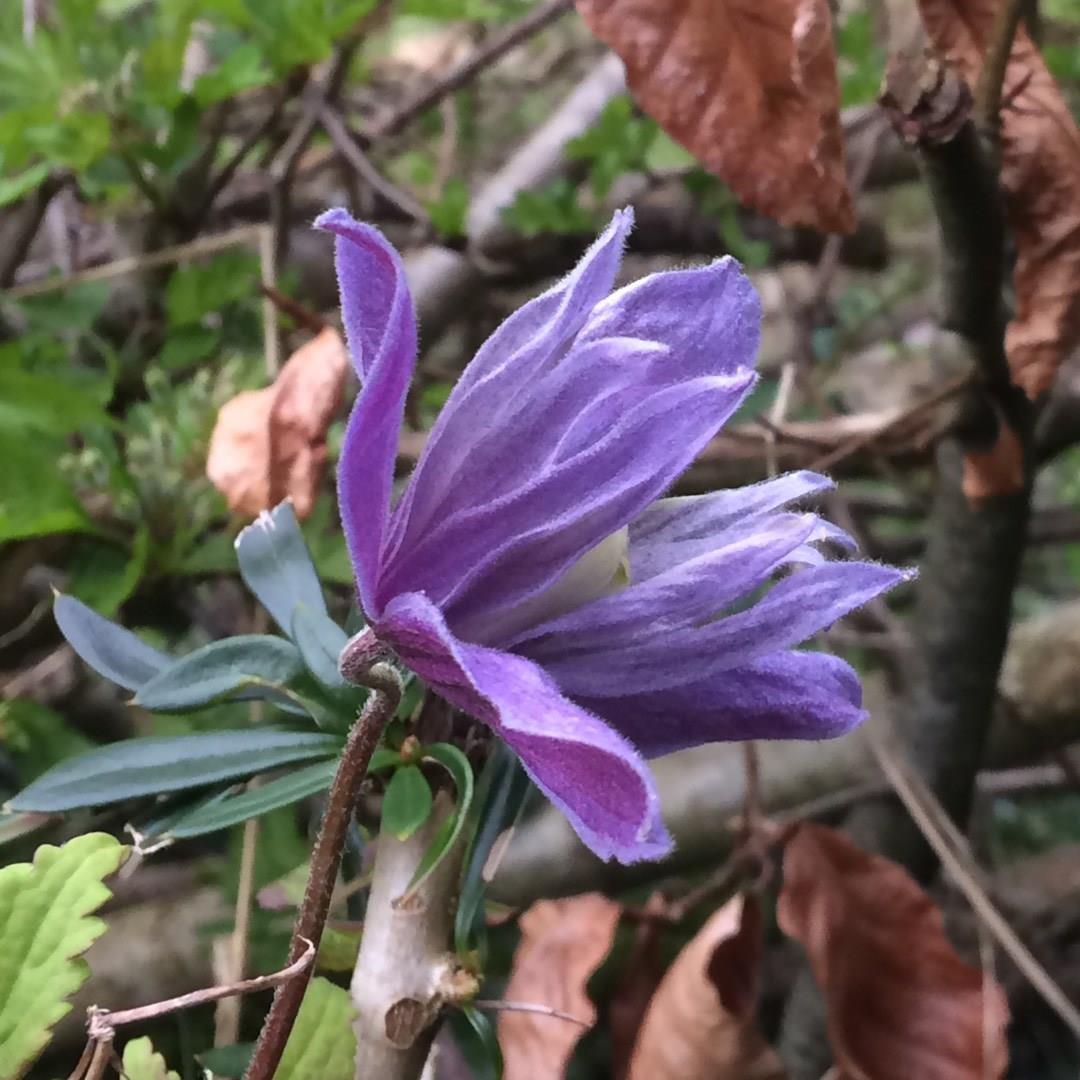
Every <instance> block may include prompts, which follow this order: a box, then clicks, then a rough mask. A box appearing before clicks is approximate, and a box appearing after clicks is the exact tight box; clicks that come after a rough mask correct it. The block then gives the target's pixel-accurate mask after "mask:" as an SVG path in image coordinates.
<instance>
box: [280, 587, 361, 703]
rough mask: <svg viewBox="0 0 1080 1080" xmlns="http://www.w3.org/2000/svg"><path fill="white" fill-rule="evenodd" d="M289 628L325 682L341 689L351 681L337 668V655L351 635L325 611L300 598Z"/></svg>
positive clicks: (310, 667) (308, 662) (309, 665)
mask: <svg viewBox="0 0 1080 1080" xmlns="http://www.w3.org/2000/svg"><path fill="white" fill-rule="evenodd" d="M290 630H291V635H292V639H293V641H294V642H296V647H297V648H298V649H299V650H300V655H301V656H302V657H303V658H304V664H305V665H306V667H307V669H308V671H310V672H311V674H312V675H314V676H315V678H316V679H318V680H319V682H321V683H322V684H323V686H326V687H328V688H329V689H331V690H340V689H341V688H342V687H345V686H348V685H349V684H348V683H346V682H345V680H344V679H343V678H342V677H341V672H340V671H338V657H339V656H340V655H341V650H342V649H344V648H345V645H346V643H347V642H348V640H349V639H348V637H347V636H346V634H345V631H344V630H342V629H341V627H340V626H338V624H337V623H336V622H334V620H333V619H331V618H330V616H329V615H327V614H326V612H325V611H314V610H313V609H312V608H310V607H308V605H307V604H306V603H304V602H303V601H300V602H299V603H298V604H297V605H296V607H295V608H294V609H293V620H292V627H291V628H290Z"/></svg>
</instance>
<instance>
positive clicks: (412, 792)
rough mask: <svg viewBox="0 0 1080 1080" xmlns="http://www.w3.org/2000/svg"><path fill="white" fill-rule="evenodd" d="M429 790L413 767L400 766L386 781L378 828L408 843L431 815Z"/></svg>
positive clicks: (417, 770)
mask: <svg viewBox="0 0 1080 1080" xmlns="http://www.w3.org/2000/svg"><path fill="white" fill-rule="evenodd" d="M431 801H432V800H431V788H430V787H428V782H427V780H425V779H424V774H423V773H422V772H421V771H420V770H419V769H418V768H417V767H416V766H415V765H403V766H402V767H401V768H400V769H398V770H396V771H395V773H394V775H393V776H392V777H390V783H389V784H387V785H386V794H385V795H383V804H382V827H383V829H384V830H385V831H386V832H388V833H390V835H391V836H396V837H397V838H398V839H399V840H408V838H409V837H410V836H412V834H413V833H414V832H416V830H417V829H419V828H420V826H421V825H423V824H424V822H425V821H427V817H428V814H430V813H431Z"/></svg>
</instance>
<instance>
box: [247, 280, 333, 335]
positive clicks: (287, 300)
mask: <svg viewBox="0 0 1080 1080" xmlns="http://www.w3.org/2000/svg"><path fill="white" fill-rule="evenodd" d="M261 289H262V294H263V296H265V297H266V298H267V299H268V300H269V301H270V302H271V303H272V304H273V305H274V307H276V308H277V309H278V311H283V312H284V313H285V314H286V315H288V316H289V318H290V319H292V320H293V322H295V323H296V324H297V325H298V326H302V327H303V328H304V329H305V330H310V331H311V332H312V333H313V334H318V333H321V332H322V331H323V330H325V329H326V320H325V319H324V318H323V317H322V316H321V315H319V314H318V312H315V311H312V310H311V308H309V307H305V306H304V305H303V304H301V303H300V301H299V300H294V299H293V298H292V297H291V296H287V295H286V294H285V293H283V292H282V291H281V290H280V289H275V288H274V287H273V286H272V285H263V286H261Z"/></svg>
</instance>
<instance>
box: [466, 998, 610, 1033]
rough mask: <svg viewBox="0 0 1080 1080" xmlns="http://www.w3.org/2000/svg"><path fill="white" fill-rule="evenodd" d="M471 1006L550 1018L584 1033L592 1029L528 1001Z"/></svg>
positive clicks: (578, 1019) (555, 1011) (569, 1016)
mask: <svg viewBox="0 0 1080 1080" xmlns="http://www.w3.org/2000/svg"><path fill="white" fill-rule="evenodd" d="M472 1005H473V1006H474V1007H475V1008H477V1009H490V1010H491V1011H492V1012H520V1013H535V1014H536V1015H537V1016H550V1017H552V1018H553V1019H555V1020H566V1021H568V1022H569V1023H571V1024H577V1026H578V1027H580V1028H585V1030H586V1031H587V1030H588V1029H589V1028H591V1027H592V1024H591V1023H589V1021H588V1020H582V1019H581V1017H579V1016H573V1015H572V1014H570V1013H568V1012H563V1011H562V1009H553V1008H552V1007H551V1006H550V1005H534V1004H532V1003H531V1002H528V1001H473V1002H472Z"/></svg>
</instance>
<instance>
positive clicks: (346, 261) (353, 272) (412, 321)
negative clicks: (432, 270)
mask: <svg viewBox="0 0 1080 1080" xmlns="http://www.w3.org/2000/svg"><path fill="white" fill-rule="evenodd" d="M315 224H316V226H317V227H319V228H322V229H327V230H328V231H330V232H333V233H334V234H335V250H336V255H337V272H338V280H339V282H340V286H341V303H342V311H343V317H344V322H345V331H346V334H347V337H348V341H349V351H350V353H351V354H352V359H353V363H354V364H355V365H356V369H357V371H358V372H359V373H360V376H361V379H362V381H363V388H362V389H361V392H360V395H359V397H358V398H357V401H356V405H355V406H354V408H353V412H352V415H351V416H350V418H349V425H348V429H347V431H346V434H345V441H344V444H343V446H342V451H341V460H340V464H339V466H338V502H339V506H340V510H341V521H342V526H343V528H344V530H345V537H346V540H347V541H348V546H349V554H350V556H351V557H352V563H353V569H354V571H355V573H356V580H357V585H358V588H359V593H360V602H361V604H362V605H363V607H364V610H365V612H367V614H368V617H369V618H372V617H374V616H377V614H378V610H377V599H376V585H377V581H378V576H379V566H380V554H381V551H382V545H383V538H384V535H385V532H386V521H387V517H388V516H389V512H390V486H391V483H392V482H393V475H394V462H395V459H396V457H397V446H398V433H399V431H400V428H401V420H402V414H403V410H404V406H405V394H406V392H407V390H408V387H409V379H410V378H411V376H412V369H413V362H414V361H415V359H416V317H415V315H414V313H413V305H412V297H411V296H410V295H409V288H408V284H407V283H406V281H405V271H404V268H403V267H402V264H401V259H400V258H399V256H398V254H397V252H396V251H395V250H394V249H393V247H391V246H390V244H389V243H388V242H387V240H386V239H385V237H383V235H382V234H381V233H380V232H379V231H378V230H377V229H373V228H371V227H370V226H368V225H361V224H360V223H359V222H357V221H354V220H353V219H352V218H351V217H350V216H349V215H348V214H347V213H346V212H345V211H344V210H330V211H328V212H327V213H325V214H323V215H322V216H321V217H320V218H319V219H318V220H317V221H316V223H315Z"/></svg>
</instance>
